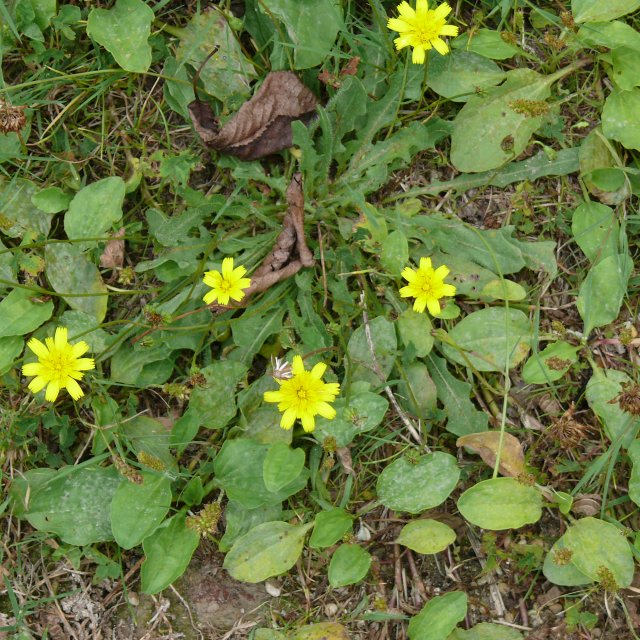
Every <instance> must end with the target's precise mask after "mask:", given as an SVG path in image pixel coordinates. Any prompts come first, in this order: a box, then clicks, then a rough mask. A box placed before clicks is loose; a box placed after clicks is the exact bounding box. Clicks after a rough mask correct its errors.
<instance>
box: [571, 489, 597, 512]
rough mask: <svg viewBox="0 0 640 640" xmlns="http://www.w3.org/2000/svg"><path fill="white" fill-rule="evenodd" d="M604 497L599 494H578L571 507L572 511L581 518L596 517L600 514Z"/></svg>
mask: <svg viewBox="0 0 640 640" xmlns="http://www.w3.org/2000/svg"><path fill="white" fill-rule="evenodd" d="M601 506H602V496H601V495H600V494H598V493H578V494H577V495H576V496H575V498H574V500H573V505H572V506H571V511H573V513H575V514H577V515H580V516H595V515H598V513H600V507H601Z"/></svg>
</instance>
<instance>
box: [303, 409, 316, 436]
mask: <svg viewBox="0 0 640 640" xmlns="http://www.w3.org/2000/svg"><path fill="white" fill-rule="evenodd" d="M300 422H302V428H303V429H304V430H305V431H306V432H307V433H309V432H310V431H313V430H314V429H315V428H316V420H315V418H314V417H313V416H312V415H311V414H310V413H305V414H304V415H303V416H302V418H301V420H300Z"/></svg>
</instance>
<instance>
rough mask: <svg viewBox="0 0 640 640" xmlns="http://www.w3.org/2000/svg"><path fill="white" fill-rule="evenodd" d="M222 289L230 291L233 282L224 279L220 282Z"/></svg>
mask: <svg viewBox="0 0 640 640" xmlns="http://www.w3.org/2000/svg"><path fill="white" fill-rule="evenodd" d="M220 289H222V291H224V292H225V293H226V292H227V291H230V290H231V283H230V282H229V281H228V280H223V281H222V282H221V283H220Z"/></svg>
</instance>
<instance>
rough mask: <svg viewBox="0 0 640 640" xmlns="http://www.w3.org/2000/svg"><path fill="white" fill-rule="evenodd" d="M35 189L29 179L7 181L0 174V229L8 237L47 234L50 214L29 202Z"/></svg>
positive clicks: (43, 235)
mask: <svg viewBox="0 0 640 640" xmlns="http://www.w3.org/2000/svg"><path fill="white" fill-rule="evenodd" d="M1 137H2V136H0V138H1ZM37 191H38V188H37V187H36V185H35V184H34V183H33V182H31V181H30V180H25V179H23V178H15V179H13V180H10V181H8V180H7V179H6V178H5V177H4V176H0V211H1V212H2V214H1V215H0V231H2V233H3V234H4V235H6V236H9V237H10V238H24V237H26V236H27V235H28V234H30V233H32V234H35V235H39V236H42V237H44V238H46V237H47V236H48V235H49V230H50V229H51V218H52V217H53V216H52V214H49V213H44V212H42V211H41V210H40V209H38V208H37V207H36V206H35V205H33V204H32V203H31V199H32V198H33V196H34V195H35V194H36V192H37Z"/></svg>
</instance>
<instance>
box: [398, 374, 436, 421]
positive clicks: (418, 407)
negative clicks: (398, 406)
mask: <svg viewBox="0 0 640 640" xmlns="http://www.w3.org/2000/svg"><path fill="white" fill-rule="evenodd" d="M401 373H402V380H401V381H400V384H399V385H398V395H399V396H400V398H401V399H402V400H403V402H402V404H403V406H404V407H405V408H406V409H408V410H409V411H410V412H411V413H412V414H413V415H414V416H416V417H417V418H419V419H420V420H428V419H431V418H433V417H434V415H435V414H436V412H437V410H438V407H437V404H438V391H437V389H436V385H435V384H434V382H433V380H432V379H431V376H430V375H429V370H428V369H427V365H426V364H424V363H423V362H411V363H410V364H408V365H407V366H406V367H403V369H402V372H401Z"/></svg>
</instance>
